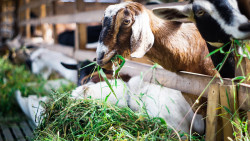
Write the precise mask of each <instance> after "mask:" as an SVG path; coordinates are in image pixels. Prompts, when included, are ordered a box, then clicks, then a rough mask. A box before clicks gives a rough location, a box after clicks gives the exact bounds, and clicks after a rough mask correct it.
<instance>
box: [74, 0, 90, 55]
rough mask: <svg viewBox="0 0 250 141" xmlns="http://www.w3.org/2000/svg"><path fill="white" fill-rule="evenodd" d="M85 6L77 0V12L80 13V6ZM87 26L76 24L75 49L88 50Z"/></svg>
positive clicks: (80, 0)
mask: <svg viewBox="0 0 250 141" xmlns="http://www.w3.org/2000/svg"><path fill="white" fill-rule="evenodd" d="M81 5H84V3H83V1H82V0H76V2H75V6H76V12H80V6H81ZM87 36H88V35H87V26H86V25H85V24H79V23H77V24H76V30H75V49H76V50H78V49H86V44H87Z"/></svg>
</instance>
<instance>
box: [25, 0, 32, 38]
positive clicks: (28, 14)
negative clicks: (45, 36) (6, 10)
mask: <svg viewBox="0 0 250 141" xmlns="http://www.w3.org/2000/svg"><path fill="white" fill-rule="evenodd" d="M29 2H30V0H25V4H26V5H27V4H28V3H29ZM25 19H26V21H27V20H30V8H27V9H26V10H25ZM30 37H31V30H30V24H27V25H26V38H30Z"/></svg>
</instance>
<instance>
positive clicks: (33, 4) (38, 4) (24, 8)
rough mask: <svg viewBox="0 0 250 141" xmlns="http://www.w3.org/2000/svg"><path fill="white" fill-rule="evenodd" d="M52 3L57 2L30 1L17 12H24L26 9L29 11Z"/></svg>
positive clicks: (44, 0)
mask: <svg viewBox="0 0 250 141" xmlns="http://www.w3.org/2000/svg"><path fill="white" fill-rule="evenodd" d="M53 1H57V0H39V1H38V0H37V1H32V2H30V3H29V4H26V5H23V6H21V7H20V8H19V12H22V11H25V10H26V9H28V8H29V9H31V8H36V7H39V6H40V5H43V4H49V3H51V2H53Z"/></svg>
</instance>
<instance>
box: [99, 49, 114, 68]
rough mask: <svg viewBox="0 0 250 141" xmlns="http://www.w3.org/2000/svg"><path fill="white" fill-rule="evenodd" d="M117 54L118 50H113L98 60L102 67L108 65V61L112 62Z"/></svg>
mask: <svg viewBox="0 0 250 141" xmlns="http://www.w3.org/2000/svg"><path fill="white" fill-rule="evenodd" d="M116 54H117V52H116V51H111V52H109V53H108V54H106V55H105V56H104V58H103V59H101V60H97V64H98V65H99V66H101V67H103V66H105V65H107V64H108V63H111V59H112V58H113V57H114V56H115V55H116Z"/></svg>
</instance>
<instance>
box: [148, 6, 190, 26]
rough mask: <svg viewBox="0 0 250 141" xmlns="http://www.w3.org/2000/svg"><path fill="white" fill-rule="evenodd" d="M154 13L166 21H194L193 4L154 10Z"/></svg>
mask: <svg viewBox="0 0 250 141" xmlns="http://www.w3.org/2000/svg"><path fill="white" fill-rule="evenodd" d="M153 13H154V14H155V15H156V16H158V17H159V18H162V19H165V20H171V21H179V22H188V21H193V11H192V4H187V5H177V6H169V7H158V8H154V9H153Z"/></svg>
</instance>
